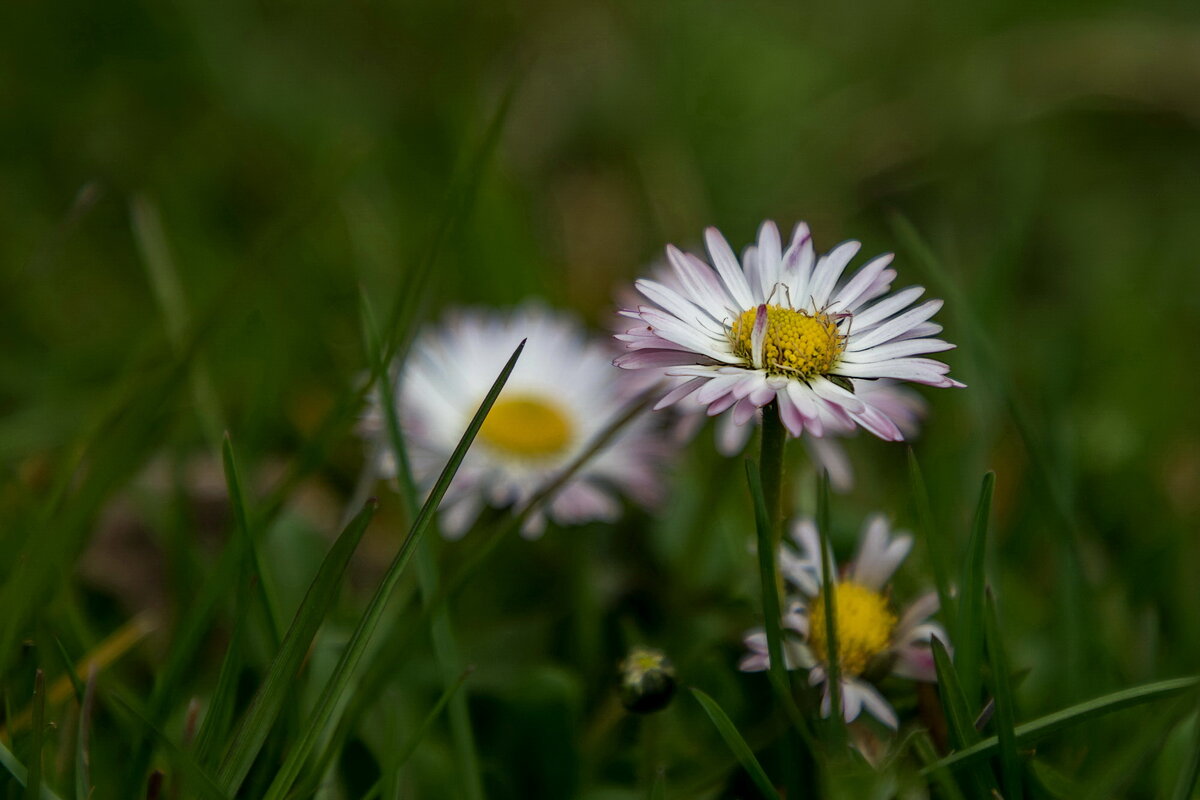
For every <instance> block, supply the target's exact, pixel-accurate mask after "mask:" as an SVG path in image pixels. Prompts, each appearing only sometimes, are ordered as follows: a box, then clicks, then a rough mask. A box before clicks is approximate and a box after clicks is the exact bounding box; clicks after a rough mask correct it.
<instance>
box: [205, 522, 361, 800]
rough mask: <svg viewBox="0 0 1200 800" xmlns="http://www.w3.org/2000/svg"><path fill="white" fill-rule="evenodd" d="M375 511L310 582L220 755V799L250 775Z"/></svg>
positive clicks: (352, 527) (344, 536)
mask: <svg viewBox="0 0 1200 800" xmlns="http://www.w3.org/2000/svg"><path fill="white" fill-rule="evenodd" d="M378 507H379V504H378V503H377V502H375V501H374V500H372V501H370V502H368V503H367V505H366V507H365V508H363V510H362V511H360V512H359V513H358V515H357V516H356V517H355V518H354V519H353V520H351V522H350V524H349V525H347V526H346V528H345V530H343V531H342V533H341V535H340V536H338V538H337V541H336V542H334V544H333V547H331V548H330V549H329V553H328V554H327V555H326V556H325V559H324V560H323V561H322V562H321V566H320V568H319V569H318V571H317V576H316V578H314V579H313V582H312V583H311V584H310V585H309V587H308V592H307V593H306V594H305V595H304V600H303V601H301V603H300V608H299V609H298V610H297V611H296V616H295V617H294V618H293V619H292V624H291V626H290V627H289V628H288V631H287V633H286V634H285V635H284V637H283V642H282V644H281V645H280V648H279V651H278V652H277V653H276V654H275V658H274V659H272V661H271V666H270V667H269V668H268V669H267V675H266V678H264V679H263V682H262V685H261V686H259V688H258V691H257V692H256V693H255V695H254V699H253V700H251V702H250V707H249V708H248V709H247V710H246V713H245V714H244V715H243V716H242V719H241V720H240V721H239V723H238V726H237V728H236V729H235V730H234V733H233V737H232V738H231V739H230V741H229V745H228V746H227V747H226V749H225V755H224V757H223V759H222V761H221V766H220V767H219V768H218V769H217V775H216V779H217V785H218V786H220V787H221V790H222V791H223V792H225V793H226V794H229V795H235V794H237V790H238V788H239V787H240V786H241V784H242V781H243V780H244V779H245V777H246V773H247V772H249V771H250V767H251V765H252V764H253V763H254V759H255V758H256V757H257V756H258V752H259V750H260V749H261V748H262V745H263V742H264V741H266V738H267V734H268V733H269V732H270V730H271V726H272V725H273V724H274V723H275V719H276V718H277V717H278V716H279V713H280V711H281V710H282V709H283V704H284V703H285V702H286V701H287V698H288V695H289V694H290V693H291V692H293V691H294V686H293V684H294V682H295V680H296V675H297V674H298V673H299V671H300V666H301V663H302V662H303V660H304V658H305V656H306V655H307V654H308V649H309V647H310V646H311V644H312V640H313V637H314V636H316V633H317V629H318V628H319V627H320V626H321V622H322V621H323V620H324V619H325V615H326V614H327V613H328V612H329V609H330V608H331V607H332V606H333V603H334V601H335V600H336V599H337V596H338V593H339V591H340V590H341V581H342V575H343V573H345V571H346V566H347V565H348V564H349V563H350V557H351V556H352V555H353V554H354V551H355V549H357V547H358V543H359V541H360V540H361V539H362V536H363V533H364V532H365V531H366V529H367V524H368V523H370V521H371V518H372V517H373V516H374V515H375V510H376V509H377V508H378Z"/></svg>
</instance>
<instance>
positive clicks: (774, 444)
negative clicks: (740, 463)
mask: <svg viewBox="0 0 1200 800" xmlns="http://www.w3.org/2000/svg"><path fill="white" fill-rule="evenodd" d="M786 437H787V431H786V430H785V429H784V427H783V420H782V419H780V417H779V404H778V402H772V403H771V404H770V405H768V406H766V407H765V408H763V428H762V450H761V453H760V456H759V462H758V474H759V478H760V479H761V480H762V488H763V499H764V500H766V503H767V521H768V522H769V523H770V525H771V534H772V537H773V539H774V541H775V544H776V546H778V545H779V539H780V536H781V535H782V526H781V525H780V519H781V517H782V505H781V498H782V496H783V492H782V486H783V444H784V440H785V438H786Z"/></svg>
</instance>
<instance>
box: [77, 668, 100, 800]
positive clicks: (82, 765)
mask: <svg viewBox="0 0 1200 800" xmlns="http://www.w3.org/2000/svg"><path fill="white" fill-rule="evenodd" d="M95 709H96V668H95V667H94V666H93V667H92V668H91V669H89V670H88V677H87V685H86V686H85V688H84V690H83V705H82V706H80V707H79V731H78V733H77V734H76V739H75V798H76V800H91V797H92V714H93V713H94V712H95Z"/></svg>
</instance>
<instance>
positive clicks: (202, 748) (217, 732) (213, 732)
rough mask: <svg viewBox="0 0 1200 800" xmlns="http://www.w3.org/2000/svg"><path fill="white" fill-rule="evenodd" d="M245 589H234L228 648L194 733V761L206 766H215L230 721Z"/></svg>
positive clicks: (239, 660) (243, 624) (239, 663)
mask: <svg viewBox="0 0 1200 800" xmlns="http://www.w3.org/2000/svg"><path fill="white" fill-rule="evenodd" d="M248 592H249V590H248V589H246V588H243V590H242V591H241V592H239V593H238V601H237V604H236V606H235V608H234V618H235V620H236V622H235V623H234V628H233V633H232V634H231V635H230V637H229V648H228V649H227V650H226V651H225V658H224V660H222V662H221V671H220V673H218V675H217V686H216V688H215V689H213V693H212V697H211V698H210V699H209V701H208V711H206V712H205V714H204V720H203V721H202V722H201V723H200V731H199V733H198V734H197V735H196V761H197V762H199V763H200V764H201V765H202V766H204V767H206V768H207V767H215V766H216V763H215V762H216V760H217V756H218V753H219V752H220V751H219V750H218V749H217V748H218V747H220V743H221V742H222V741H225V739H226V737H227V736H228V734H229V726H230V724H231V723H232V721H233V713H234V704H235V703H236V701H237V682H238V673H239V672H240V671H241V668H242V636H243V635H244V632H245V627H246V616H247V613H246V612H247V611H248V610H249V608H248V606H249V603H248V602H247V601H246V595H247V593H248Z"/></svg>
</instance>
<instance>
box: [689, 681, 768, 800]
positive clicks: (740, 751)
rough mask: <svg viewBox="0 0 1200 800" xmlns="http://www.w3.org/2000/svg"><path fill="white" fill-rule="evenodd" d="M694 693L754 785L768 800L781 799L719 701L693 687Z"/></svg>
mask: <svg viewBox="0 0 1200 800" xmlns="http://www.w3.org/2000/svg"><path fill="white" fill-rule="evenodd" d="M692 695H693V696H694V697H695V698H696V700H698V701H699V702H700V705H701V706H703V707H704V713H706V714H708V718H709V719H711V720H712V722H713V725H715V726H716V727H717V732H718V733H720V734H721V738H722V739H724V740H725V744H726V746H728V747H729V749H730V750H731V751H732V752H733V755H734V756H735V757H736V758H737V760H738V763H740V764H741V765H742V769H744V770H746V773H747V774H748V775H749V776H750V779H751V780H752V781H754V785H755V786H757V787H758V791H759V792H761V793H762V796H763V797H764V798H766V799H767V800H780V797H779V792H777V791H776V790H775V787H774V786H773V785H771V779H770V778H768V777H767V773H766V772H765V771H763V768H762V764H759V763H758V759H757V758H755V757H754V751H752V750H751V749H750V746H749V745H748V744H746V740H745V739H743V738H742V735H741V734H740V733H738V729H737V728H736V727H734V724H733V722H732V721H731V720H730V719H729V716H728V715H726V713H725V712H724V711H722V710H721V707H720V706H719V705H717V701H716V700H713V699H712V698H711V697H709V696H708V695H707V694H705V693H704V692H702V691H700V690H699V689H692Z"/></svg>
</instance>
